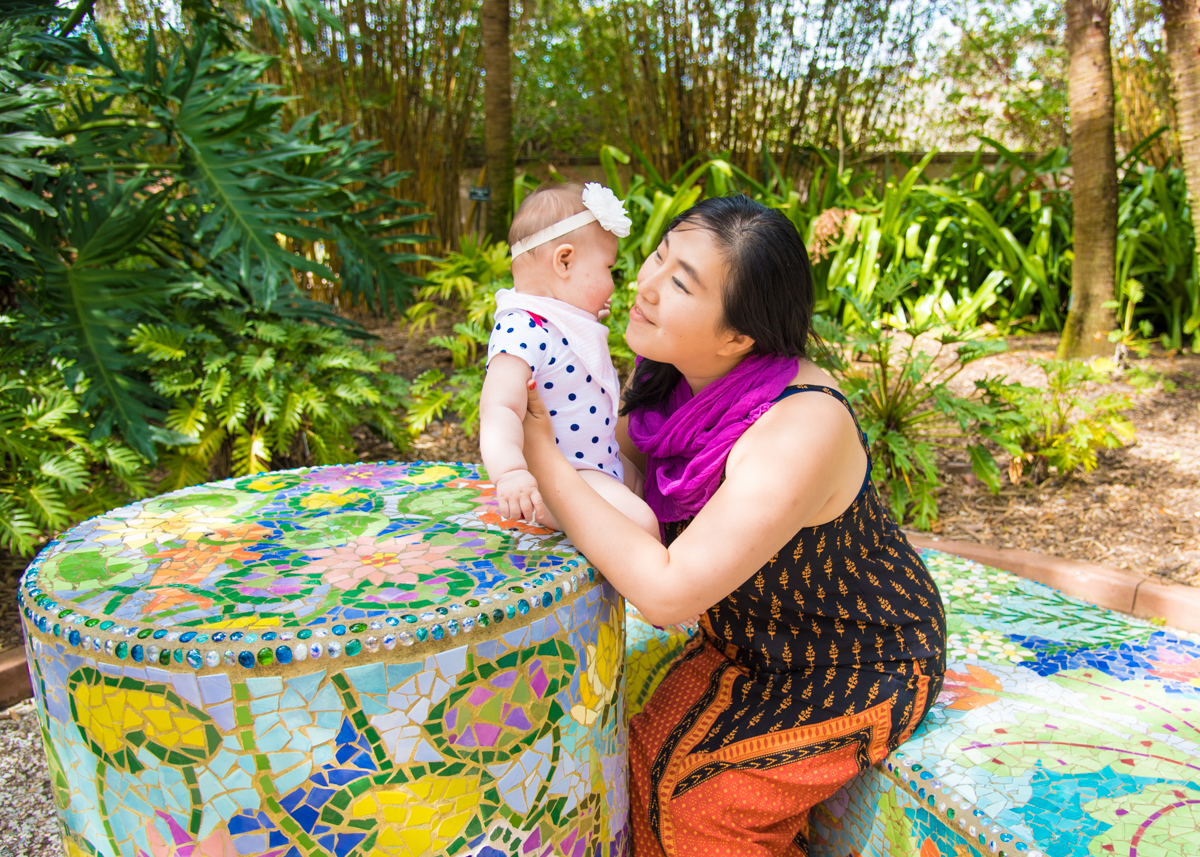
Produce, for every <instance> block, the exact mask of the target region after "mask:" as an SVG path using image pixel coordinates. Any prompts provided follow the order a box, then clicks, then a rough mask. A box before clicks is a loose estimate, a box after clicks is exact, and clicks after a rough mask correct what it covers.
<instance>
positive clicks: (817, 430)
mask: <svg viewBox="0 0 1200 857" xmlns="http://www.w3.org/2000/svg"><path fill="white" fill-rule="evenodd" d="M802 384H809V385H812V386H816V387H828V388H830V389H832V390H838V386H837V382H836V381H835V380H834V379H833V378H832V377H831V376H830V375H828V374H827V373H826V372H824V371H822V370H821V369H820V368H818V367H817V366H814V365H813V364H812V363H808V362H807V361H804V362H803V363H802V364H801V366H800V369H799V371H798V372H797V373H796V376H795V378H793V380H792V385H802ZM838 392H841V391H840V390H838ZM814 456H815V457H817V458H818V459H824V460H825V461H826V462H827V463H828V464H831V465H834V466H835V470H834V472H835V473H838V475H839V477H840V476H841V471H842V469H843V468H845V481H846V487H852V486H851V483H856V484H857V483H861V481H862V473H861V467H862V466H865V463H866V456H865V454H864V453H863V452H862V446H861V442H860V440H859V435H858V430H857V428H856V427H855V424H854V418H853V417H852V416H851V415H850V411H849V410H848V409H847V408H846V406H845V405H844V404H843V403H842V402H841V401H839V400H838V399H836V398H834V397H833V396H830V395H827V394H823V393H820V392H816V391H814V392H812V393H805V394H800V395H792V396H788V397H787V398H785V399H783V400H782V401H780V402H777V403H776V404H775V405H773V406H772V407H771V409H770V410H769V411H767V413H765V414H764V415H763V416H762V417H761V418H759V419H758V420H757V421H756V422H755V423H754V425H752V426H750V428H748V429H747V430H746V432H745V433H744V434H743V435H742V436H741V437H740V438H739V439H738V441H737V443H736V444H734V447H733V449H732V450H730V455H729V458H728V459H727V462H726V475H727V476H728V477H731V478H732V477H733V474H734V473H735V472H736V471H737V469H738V467H739V465H741V464H742V462H744V461H747V460H751V459H759V458H762V457H766V458H768V459H770V460H772V461H775V462H777V464H778V469H779V471H787V470H790V469H791V466H793V465H797V464H800V462H802V461H804V462H806V463H808V464H809V465H811V461H812V459H813V458H814ZM860 459H861V465H860V461H859V460H860ZM837 465H841V466H842V467H837ZM756 469H757V468H756ZM805 469H807V468H805ZM780 475H781V477H783V478H786V476H784V474H783V473H782V472H780ZM835 481H838V479H837V478H836V477H835ZM839 487H840V486H839ZM834 493H835V494H841V493H844V492H842V491H839V490H837V489H836V488H835V490H834Z"/></svg>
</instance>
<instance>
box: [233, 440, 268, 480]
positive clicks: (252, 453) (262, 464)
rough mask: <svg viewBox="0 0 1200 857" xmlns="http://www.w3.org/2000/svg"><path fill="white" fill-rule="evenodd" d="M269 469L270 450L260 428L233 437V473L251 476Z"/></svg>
mask: <svg viewBox="0 0 1200 857" xmlns="http://www.w3.org/2000/svg"><path fill="white" fill-rule="evenodd" d="M270 469H271V452H270V450H269V449H268V448H267V442H266V438H265V437H264V436H263V433H262V431H261V430H256V431H251V432H245V433H243V434H239V435H237V436H236V437H234V439H233V473H234V475H235V476H253V475H254V474H255V473H266V472H267V471H268V470H270Z"/></svg>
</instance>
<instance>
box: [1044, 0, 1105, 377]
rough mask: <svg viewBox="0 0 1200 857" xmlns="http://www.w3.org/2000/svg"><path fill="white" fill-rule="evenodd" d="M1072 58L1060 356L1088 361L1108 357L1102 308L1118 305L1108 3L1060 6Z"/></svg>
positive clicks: (1073, 1)
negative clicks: (1070, 251) (1068, 242)
mask: <svg viewBox="0 0 1200 857" xmlns="http://www.w3.org/2000/svg"><path fill="white" fill-rule="evenodd" d="M1066 12H1067V51H1068V54H1069V56H1070V66H1069V70H1068V82H1067V102H1068V105H1069V107H1070V110H1071V160H1072V163H1073V164H1074V198H1075V203H1074V208H1075V228H1074V231H1075V261H1074V264H1073V266H1072V268H1071V305H1070V308H1069V311H1068V313H1067V323H1066V326H1065V327H1064V328H1063V333H1062V341H1061V343H1060V344H1059V348H1058V351H1059V355H1060V356H1062V357H1093V356H1095V355H1098V354H1103V353H1106V352H1109V351H1111V350H1112V346H1111V345H1110V344H1109V342H1108V337H1107V336H1106V335H1105V334H1106V333H1107V332H1108V331H1110V330H1112V329H1113V328H1114V327H1115V326H1116V325H1115V322H1114V319H1113V311H1112V309H1110V308H1106V307H1105V306H1104V303H1105V302H1106V301H1111V300H1113V299H1114V298H1115V297H1116V265H1117V149H1116V140H1115V135H1114V129H1113V72H1112V54H1111V52H1110V51H1109V42H1108V40H1109V25H1110V22H1111V16H1112V10H1111V7H1110V5H1109V2H1108V0H1066Z"/></svg>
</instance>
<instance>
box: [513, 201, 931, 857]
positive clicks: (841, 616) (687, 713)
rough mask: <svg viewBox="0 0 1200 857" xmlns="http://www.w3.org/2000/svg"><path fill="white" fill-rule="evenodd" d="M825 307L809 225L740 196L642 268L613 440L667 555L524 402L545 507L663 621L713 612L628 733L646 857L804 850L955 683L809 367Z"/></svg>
mask: <svg viewBox="0 0 1200 857" xmlns="http://www.w3.org/2000/svg"><path fill="white" fill-rule="evenodd" d="M812 305H813V291H812V282H811V277H810V273H809V265H808V258H807V255H806V254H805V251H804V245H803V243H802V242H801V240H800V237H799V235H798V234H797V233H796V230H795V228H794V227H793V226H792V225H791V223H789V222H788V221H787V219H786V218H784V217H783V215H782V214H780V213H779V212H777V211H773V210H771V209H767V208H765V207H763V206H761V205H759V204H757V203H755V202H752V201H750V200H749V199H746V198H744V197H729V198H722V199H711V200H706V201H705V202H702V203H700V204H698V205H697V206H695V207H694V208H692V209H690V210H689V211H687V212H685V213H684V214H683V215H681V216H680V217H678V218H677V219H676V220H675V221H674V222H673V223H672V224H671V226H670V228H669V229H668V232H667V235H666V236H665V237H664V238H663V240H662V243H661V245H660V246H659V248H658V250H657V251H656V252H655V253H654V254H653V255H652V256H651V257H650V258H649V259H647V260H646V263H645V264H644V265H643V266H642V269H641V271H640V272H639V274H638V296H637V301H636V303H635V305H634V307H633V309H632V310H631V311H630V315H629V327H628V330H627V332H626V341H627V342H628V343H629V345H630V347H631V348H632V349H633V350H634V351H635V352H637V353H638V354H639V355H640V356H641V358H642V360H641V362H640V363H639V365H638V367H637V369H636V370H635V372H634V377H633V380H632V383H631V385H630V388H629V389H628V390H627V391H626V397H625V404H624V407H623V409H622V413H623V414H624V416H623V418H622V420H621V429H622V431H620V432H619V433H618V436H619V437H620V438H621V442H622V444H623V447H622V451H623V452H625V454H626V455H627V456H628V457H629V458H630V459H631V460H633V461H634V462H635V463H637V464H638V465H639V466H641V467H642V468H643V471H644V473H645V479H646V499H647V502H648V503H650V506H651V508H653V509H654V510H655V513H656V514H657V515H658V517H659V520H660V521H661V522H662V526H663V531H664V535H665V538H664V543H663V544H660V543H658V542H657V541H656V540H655V539H654V538H653V537H652V536H650V535H649V534H647V533H646V532H644V531H643V530H641V529H639V528H638V526H637V525H636V524H633V523H631V522H630V521H629V520H627V519H626V518H625V517H624V516H623V515H621V513H620V512H617V511H616V510H615V509H613V508H612V507H611V506H609V505H608V504H607V503H605V502H604V500H602V499H601V498H600V497H599V496H598V495H597V494H596V493H595V492H594V491H592V490H590V489H589V488H588V487H587V485H586V484H584V483H583V481H582V480H581V479H580V478H579V476H578V474H577V473H576V472H575V470H574V468H572V467H571V465H570V464H569V463H568V462H567V461H566V460H565V459H564V458H563V457H562V455H561V454H559V453H558V452H557V450H556V449H555V443H554V435H553V431H552V429H551V427H550V421H549V417H548V415H547V413H546V409H545V408H544V406H543V405H542V403H541V400H540V399H539V398H538V396H537V392H536V390H530V393H529V403H528V414H527V416H526V417H525V457H526V460H527V462H528V464H529V469H530V471H531V472H532V473H533V475H534V476H535V478H536V479H537V483H538V486H539V489H540V495H541V496H540V498H537V499H538V500H539V501H540V502H543V503H544V504H545V506H548V507H549V508H550V510H551V511H552V512H553V514H554V515H555V517H557V519H558V521H559V522H560V523H561V524H562V526H563V528H564V530H565V531H566V533H567V534H568V535H569V536H570V538H571V540H572V541H573V542H574V543H575V545H576V546H577V547H578V548H579V549H580V550H581V551H582V552H583V553H584V554H585V555H586V556H587V557H588V559H589V560H590V561H591V562H592V564H593V565H595V566H596V567H597V568H598V569H600V571H601V572H602V573H603V574H604V575H605V577H607V578H608V580H609V581H610V582H612V584H613V585H614V586H615V587H616V588H617V589H618V590H619V591H620V592H621V594H622V595H624V596H625V597H626V598H627V599H628V600H629V601H630V602H631V603H632V604H633V605H634V606H635V607H637V609H638V610H639V611H641V613H642V615H643V616H645V618H646V619H647V620H648V621H650V622H653V623H654V624H656V625H667V624H671V623H676V622H681V621H684V620H687V619H689V618H690V617H694V616H696V614H699V613H702V614H703V615H702V616H701V618H700V629H701V633H698V634H697V635H696V636H695V638H694V639H693V640H692V641H691V642H690V643H689V645H688V647H687V649H686V650H685V651H684V653H683V654H682V655H681V656H680V657H679V659H678V660H677V661H676V662H675V664H673V665H672V667H671V670H670V672H669V673H668V675H667V677H666V678H665V679H664V680H663V682H662V684H661V685H660V686H659V687H658V689H657V690H656V691H655V693H654V695H653V697H652V698H651V699H650V701H649V702H648V704H647V705H646V707H645V709H644V711H643V712H642V713H641V714H640V715H638V716H637V717H635V718H633V720H632V721H631V723H630V781H631V782H630V801H631V806H632V810H631V812H632V826H633V842H634V853H635V854H636V855H637V857H648V855H661V854H666V855H672V856H673V855H693V854H730V855H748V854H760V855H767V854H772V855H775V854H780V855H782V854H807V850H808V848H807V845H808V839H807V835H808V811H809V809H810V808H811V807H812V806H813V805H815V804H816V803H818V802H820V801H821V800H823V799H825V798H826V797H828V796H829V795H831V794H832V793H833V792H834V791H836V790H837V789H838V788H839V787H841V786H842V785H843V784H845V783H846V782H847V781H848V780H850V779H851V778H852V777H853V776H854V775H855V774H856V773H858V772H859V771H861V770H862V769H863V768H865V767H867V766H868V765H872V764H874V763H876V762H878V761H879V760H880V759H882V758H883V757H884V756H885V755H887V753H888V752H889V751H890V750H892V749H893V748H894V747H896V746H897V745H898V744H900V743H901V742H902V741H903V740H905V739H906V738H907V737H908V736H909V735H910V734H911V733H912V731H913V729H915V728H916V726H917V724H918V723H919V722H920V721H921V719H922V717H924V716H925V713H926V712H927V711H928V709H929V706H930V704H931V703H932V701H933V699H934V698H935V697H936V696H937V693H938V690H939V689H940V687H941V682H942V674H943V672H944V671H945V618H944V615H943V612H942V604H941V598H940V596H939V595H938V592H937V588H936V586H935V585H934V583H933V580H932V578H931V577H930V575H929V572H928V570H927V569H926V568H925V566H924V565H923V563H922V562H921V559H920V557H919V556H918V555H917V553H916V552H915V551H914V550H913V549H912V548H911V547H910V546H909V544H908V542H907V541H906V540H905V538H904V535H903V533H901V531H900V529H899V528H898V527H897V526H896V524H895V523H894V522H893V521H892V520H891V519H890V518H889V517H888V515H887V513H886V512H885V510H884V506H883V504H882V503H881V501H880V499H879V497H878V495H877V494H876V491H875V488H874V486H873V484H872V482H871V461H870V457H869V454H868V451H867V442H866V438H865V436H864V435H863V434H862V432H861V431H860V430H859V428H858V424H857V421H856V419H855V418H854V415H853V411H852V410H851V408H850V405H849V403H848V402H847V401H846V400H845V398H844V397H843V396H842V394H841V393H840V392H839V391H838V390H837V386H836V384H835V382H834V381H833V379H832V378H831V377H830V376H828V375H826V374H825V373H824V372H822V371H821V370H820V369H818V368H817V367H816V366H815V365H814V364H813V363H811V362H810V361H809V360H808V359H806V357H805V349H806V346H807V343H808V338H809V327H810V322H811V319H812Z"/></svg>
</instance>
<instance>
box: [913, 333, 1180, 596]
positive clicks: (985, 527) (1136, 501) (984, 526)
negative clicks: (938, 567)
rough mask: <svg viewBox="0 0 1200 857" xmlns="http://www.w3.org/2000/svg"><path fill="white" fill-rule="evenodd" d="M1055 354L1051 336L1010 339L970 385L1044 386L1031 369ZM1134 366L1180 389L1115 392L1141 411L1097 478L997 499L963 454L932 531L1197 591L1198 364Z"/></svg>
mask: <svg viewBox="0 0 1200 857" xmlns="http://www.w3.org/2000/svg"><path fill="white" fill-rule="evenodd" d="M1056 345H1057V337H1053V336H1030V337H1014V338H1011V339H1010V340H1009V350H1008V352H1006V353H1004V354H1001V355H997V356H995V357H990V358H987V359H985V360H981V361H979V362H978V363H977V364H973V365H972V367H970V372H969V377H971V378H974V377H980V376H982V375H984V374H993V375H994V374H1005V375H1007V376H1008V377H1009V378H1010V379H1011V380H1014V381H1020V382H1021V383H1024V384H1029V385H1035V384H1039V383H1040V382H1041V379H1042V376H1041V371H1040V370H1039V369H1037V367H1035V366H1033V365H1032V362H1031V361H1032V360H1034V359H1037V358H1051V357H1053V356H1054V348H1055V346H1056ZM1136 363H1137V365H1138V366H1141V367H1143V368H1146V369H1149V370H1151V371H1153V372H1157V373H1160V374H1161V375H1162V377H1163V379H1164V380H1169V381H1171V382H1173V383H1174V385H1175V389H1174V391H1172V392H1168V390H1167V389H1166V388H1165V387H1164V385H1162V384H1159V385H1157V386H1156V387H1155V388H1154V389H1152V390H1150V391H1148V392H1146V393H1139V392H1137V391H1136V390H1135V389H1134V388H1132V387H1129V386H1126V385H1121V384H1117V385H1113V386H1115V387H1116V389H1121V390H1125V391H1126V392H1128V393H1129V394H1130V395H1131V396H1132V398H1133V401H1134V407H1133V409H1132V410H1131V411H1130V412H1129V417H1130V420H1131V421H1132V422H1133V425H1134V427H1135V429H1136V430H1137V436H1136V439H1135V440H1134V442H1133V443H1132V444H1130V445H1128V446H1125V447H1122V448H1119V449H1114V450H1106V451H1103V452H1102V453H1101V454H1100V462H1099V465H1098V466H1097V467H1096V469H1095V470H1094V471H1092V472H1091V473H1082V472H1078V473H1074V474H1071V475H1070V476H1067V477H1057V476H1054V477H1051V478H1049V479H1047V480H1045V481H1044V482H1042V483H1041V484H1038V485H1034V484H1032V483H1031V482H1030V481H1029V480H1028V479H1026V480H1024V483H1023V484H1021V485H1018V486H1013V485H1008V484H1007V480H1005V481H1006V485H1005V487H1004V488H1003V489H1002V490H1001V492H1000V494H999V496H993V495H992V494H991V493H990V492H989V491H988V490H987V489H986V488H985V487H984V486H983V485H982V484H980V483H979V481H978V480H976V479H975V478H974V476H972V475H971V474H970V473H969V468H968V467H967V465H966V456H965V454H964V453H961V452H957V451H950V452H948V453H947V454H946V455H945V456H943V459H942V471H943V472H942V477H943V482H944V487H943V489H942V491H941V492H940V497H939V507H940V511H941V519H940V521H939V525H940V526H938V527H936V528H935V531H936V532H937V533H938V534H939V535H940V536H942V537H948V538H954V539H963V540H971V541H977V542H982V543H984V544H989V545H993V546H997V547H1004V548H1021V549H1024V550H1031V551H1038V552H1040V553H1048V554H1053V555H1055V556H1060V557H1064V558H1066V559H1077V560H1084V561H1089V562H1096V563H1101V564H1103V565H1108V566H1112V567H1115V568H1122V569H1127V570H1130V571H1135V572H1138V573H1141V574H1144V575H1146V576H1148V577H1159V578H1169V579H1171V580H1174V581H1177V582H1180V583H1188V584H1191V585H1194V586H1200V490H1198V489H1200V355H1193V354H1184V355H1168V354H1164V353H1162V352H1161V351H1158V352H1155V353H1153V354H1151V355H1150V356H1149V357H1147V358H1145V359H1143V360H1138V361H1136ZM966 374H967V373H964V375H966ZM1002 463H1005V462H1003V461H1002Z"/></svg>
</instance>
